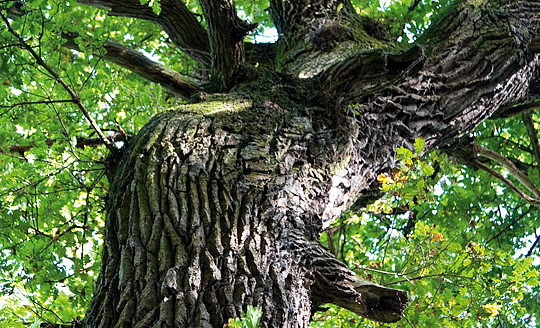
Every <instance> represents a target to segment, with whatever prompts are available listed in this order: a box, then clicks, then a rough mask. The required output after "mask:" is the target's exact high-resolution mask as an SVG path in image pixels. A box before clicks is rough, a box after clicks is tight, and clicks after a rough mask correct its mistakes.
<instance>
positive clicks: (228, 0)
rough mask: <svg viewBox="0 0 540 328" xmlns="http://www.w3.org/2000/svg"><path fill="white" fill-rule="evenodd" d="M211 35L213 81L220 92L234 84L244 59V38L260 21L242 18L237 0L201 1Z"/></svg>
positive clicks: (212, 83) (211, 80)
mask: <svg viewBox="0 0 540 328" xmlns="http://www.w3.org/2000/svg"><path fill="white" fill-rule="evenodd" d="M199 3H200V4H201V7H202V10H203V14H204V17H205V20H206V24H207V26H208V35H209V37H210V53H211V55H212V73H211V77H210V82H211V85H212V88H214V89H215V90H216V91H223V90H227V89H229V88H230V87H232V85H233V80H232V78H233V75H234V73H235V72H236V71H237V70H238V68H239V66H240V64H242V63H243V62H244V44H243V39H244V38H245V37H246V36H247V35H248V34H249V33H250V32H251V31H253V30H254V29H255V28H256V27H257V24H248V23H246V22H244V21H242V20H241V19H240V18H238V16H237V14H236V8H235V6H234V1H233V0H200V1H199Z"/></svg>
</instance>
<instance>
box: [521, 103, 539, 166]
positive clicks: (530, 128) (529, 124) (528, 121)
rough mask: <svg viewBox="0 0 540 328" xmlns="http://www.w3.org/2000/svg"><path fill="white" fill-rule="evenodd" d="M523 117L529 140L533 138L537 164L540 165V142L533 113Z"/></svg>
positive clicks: (524, 114)
mask: <svg viewBox="0 0 540 328" xmlns="http://www.w3.org/2000/svg"><path fill="white" fill-rule="evenodd" d="M521 117H522V118H523V123H524V124H525V127H526V128H527V133H528V134H529V138H531V145H532V149H533V152H534V157H535V158H536V163H537V164H540V142H538V131H537V130H536V129H535V128H534V124H533V120H532V113H531V112H527V113H523V114H521Z"/></svg>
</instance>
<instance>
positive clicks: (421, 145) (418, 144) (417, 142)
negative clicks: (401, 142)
mask: <svg viewBox="0 0 540 328" xmlns="http://www.w3.org/2000/svg"><path fill="white" fill-rule="evenodd" d="M425 143H426V141H425V140H424V139H422V138H416V139H414V148H415V149H416V154H417V155H420V154H421V153H422V149H424V144H425Z"/></svg>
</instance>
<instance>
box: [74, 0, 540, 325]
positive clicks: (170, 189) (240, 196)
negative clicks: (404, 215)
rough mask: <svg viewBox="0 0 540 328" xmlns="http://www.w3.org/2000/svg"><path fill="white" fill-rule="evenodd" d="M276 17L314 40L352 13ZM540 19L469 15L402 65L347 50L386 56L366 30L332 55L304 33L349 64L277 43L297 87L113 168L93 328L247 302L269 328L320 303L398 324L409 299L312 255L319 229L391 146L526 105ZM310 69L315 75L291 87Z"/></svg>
mask: <svg viewBox="0 0 540 328" xmlns="http://www.w3.org/2000/svg"><path fill="white" fill-rule="evenodd" d="M98 2H99V1H98ZM271 3H272V8H273V10H274V12H273V17H274V18H275V19H279V20H281V21H280V24H276V26H278V27H279V28H280V30H281V32H282V33H283V34H284V35H285V36H286V37H288V38H293V33H292V32H291V31H287V29H293V28H299V29H301V30H302V29H303V28H304V27H305V26H307V25H305V24H308V23H307V22H308V20H303V19H302V18H303V17H306V16H304V15H302V13H304V12H311V11H312V10H315V11H316V12H317V13H320V12H323V14H321V15H323V16H324V17H323V18H324V19H322V18H320V17H319V19H318V20H320V21H321V22H322V21H325V22H327V23H328V22H329V24H330V25H328V26H332V25H331V23H332V22H337V24H341V22H342V20H346V19H349V18H347V17H353V16H352V14H351V13H350V11H349V12H347V10H348V9H347V8H348V6H344V7H342V6H339V4H340V3H342V1H324V2H320V3H318V2H314V3H317V6H319V7H317V6H315V5H314V4H312V5H310V6H308V4H306V3H304V1H285V2H282V1H277V0H275V1H271ZM321 8H322V9H321ZM338 8H340V9H338ZM323 9H325V10H328V11H329V12H332V13H333V14H331V13H325V12H324V10H323ZM539 14H540V5H538V4H537V3H536V2H533V1H530V2H528V1H514V2H508V1H505V2H504V3H502V2H501V3H499V2H497V1H491V2H490V3H487V2H485V3H482V4H481V5H480V2H479V1H470V2H469V1H461V2H459V3H458V4H456V5H455V6H454V7H452V8H451V9H449V12H448V13H447V14H446V16H445V17H444V19H441V20H440V21H439V22H434V26H433V27H432V32H431V33H428V34H427V35H426V36H425V37H424V39H422V40H420V41H419V42H418V45H417V46H416V47H415V48H413V49H410V50H409V51H405V52H399V51H392V52H389V51H390V50H391V49H393V48H392V46H389V45H386V46H385V48H384V47H383V48H384V49H383V50H380V49H379V50H373V49H371V50H364V51H356V52H354V53H345V54H343V53H342V52H341V50H340V49H341V48H339V46H338V44H341V43H348V44H352V43H354V42H357V41H358V38H359V37H360V35H364V36H366V38H367V39H366V40H368V41H366V42H364V43H363V45H366V44H369V45H371V47H372V48H373V46H374V45H377V44H379V45H380V42H382V41H380V39H377V37H380V35H379V36H377V35H375V36H374V35H368V34H369V33H367V32H366V29H365V27H363V24H362V22H361V21H358V22H357V23H358V24H357V27H358V28H359V29H364V32H361V33H360V32H358V31H357V32H354V33H353V32H351V34H350V37H347V38H345V39H343V37H342V35H338V36H335V40H333V42H334V41H335V42H336V44H334V43H332V44H331V46H323V47H322V46H321V44H320V43H319V42H320V40H319V39H318V37H319V36H320V35H321V33H326V32H325V31H321V30H320V29H321V28H326V27H327V25H322V23H321V24H319V25H317V26H315V27H313V29H311V30H309V29H307V30H305V31H310V32H309V33H312V34H311V39H310V38H304V39H303V40H304V41H305V42H306V44H305V45H304V47H306V48H310V49H311V50H312V53H314V52H317V51H319V52H321V53H322V52H324V53H326V54H328V53H332V52H334V51H335V53H334V55H335V56H338V59H339V60H333V61H331V62H324V61H320V60H319V61H317V62H316V64H314V65H312V66H310V65H309V63H308V64H305V63H301V62H299V61H302V60H304V61H305V60H307V59H309V58H313V57H312V56H311V55H307V54H306V55H305V56H304V55H302V56H297V57H295V56H293V55H291V51H293V52H294V51H297V50H298V49H297V47H296V46H294V45H293V46H291V43H287V44H281V45H280V44H278V54H281V56H283V57H282V59H283V58H287V60H282V61H278V62H279V63H280V65H282V67H288V68H289V72H292V73H293V74H295V75H296V77H291V76H290V74H278V73H272V74H271V73H256V74H253V75H249V74H248V75H249V78H248V81H247V82H246V75H242V78H243V79H244V80H242V79H241V78H236V79H227V82H228V83H231V81H234V83H235V84H236V87H235V88H233V89H232V92H231V93H230V94H228V95H211V96H207V99H206V101H205V102H204V103H199V104H193V105H189V106H183V107H178V108H175V109H173V110H171V111H168V112H165V113H161V114H159V115H157V116H156V117H154V118H153V119H152V120H151V121H150V122H149V123H148V124H147V125H146V126H145V128H144V129H143V130H142V131H141V132H140V133H139V134H138V136H137V137H136V138H135V140H134V141H132V142H131V144H130V146H129V148H128V150H127V151H126V153H125V154H124V156H123V157H122V159H121V160H120V162H119V164H118V166H117V167H116V168H115V171H114V172H113V178H112V190H111V196H110V200H109V207H108V212H107V214H108V221H107V226H106V234H105V245H104V253H103V265H102V272H101V275H100V278H99V281H98V288H97V292H96V295H95V297H94V299H93V302H92V304H91V307H90V309H89V311H88V314H87V317H86V321H85V324H86V326H87V327H223V325H224V324H225V323H226V322H227V321H228V319H229V318H234V317H238V316H240V315H241V313H242V312H243V311H245V309H246V306H247V305H252V306H256V307H258V308H260V309H261V310H262V311H263V322H262V325H263V327H307V325H308V323H309V318H310V315H311V313H312V311H313V310H314V309H316V308H317V306H318V305H320V304H321V303H334V304H337V305H339V306H342V307H344V308H347V309H350V310H352V311H354V312H355V313H358V314H360V315H363V316H365V317H367V318H370V319H372V320H376V321H382V322H395V321H397V320H399V319H400V318H401V316H402V312H403V310H404V309H405V308H406V306H407V303H408V297H407V294H406V293H405V292H403V291H400V290H395V289H388V288H384V287H381V286H377V285H374V284H370V283H368V282H363V281H361V280H359V279H358V278H357V277H356V276H355V275H354V273H353V272H352V271H351V270H349V269H348V268H347V267H346V266H345V265H344V264H343V263H341V262H339V261H337V260H336V259H335V258H334V257H333V256H332V255H331V254H330V253H328V252H327V251H326V250H325V249H324V248H323V247H322V246H321V245H319V243H318V237H319V233H320V231H321V227H322V224H323V222H327V221H330V220H332V219H334V218H335V217H337V216H338V215H339V214H340V213H341V212H342V211H344V210H346V209H347V208H348V207H349V206H350V205H351V204H352V203H354V201H355V200H357V199H358V198H359V197H361V196H362V195H363V194H365V193H368V192H369V190H370V187H372V186H373V182H374V181H375V179H376V176H377V174H379V173H382V172H387V171H389V170H390V169H391V168H392V167H393V166H394V152H395V149H396V148H397V147H400V146H410V145H412V143H413V142H414V139H415V138H418V137H421V138H424V139H425V140H427V142H426V145H427V148H426V149H427V151H429V150H430V149H433V148H435V147H439V146H441V147H442V146H444V147H447V148H448V149H451V147H452V146H453V145H455V144H456V143H457V142H458V141H459V140H460V137H461V136H463V135H465V134H466V133H468V132H469V131H471V130H472V129H473V128H474V127H475V126H476V125H477V124H478V123H480V122H481V121H482V120H484V119H486V118H488V117H489V116H490V115H491V114H492V113H494V112H495V111H496V110H497V109H499V108H502V107H508V106H509V105H512V104H516V103H519V102H520V101H522V100H523V99H526V98H527V97H530V94H529V91H530V90H532V89H534V88H529V85H531V84H532V83H533V82H535V81H536V80H537V77H538V72H537V68H538V66H539V58H538V55H536V54H534V53H533V52H532V51H530V49H529V44H530V42H531V40H532V38H533V37H534V36H535V35H536V34H537V32H538V28H539V25H538V19H537V18H538V17H539ZM208 16H210V15H208ZM285 17H288V20H287V19H285ZM350 19H354V20H356V19H357V18H350ZM293 23H294V24H293ZM355 24H356V23H355ZM305 28H307V27H305ZM330 32H331V31H330ZM306 33H307V32H306ZM362 33H363V34H362ZM372 34H373V33H372ZM375 34H376V33H375ZM324 35H327V36H329V37H332V36H333V35H334V34H332V33H329V34H328V33H327V34H324ZM377 40H379V41H377ZM331 41H332V40H331ZM235 46H237V44H236V45H235ZM212 49H214V51H218V50H215V49H218V48H212ZM347 49H349V48H347ZM340 54H341V55H340ZM339 56H341V57H339ZM235 65H236V64H235ZM306 70H309V71H313V72H315V73H314V75H313V77H312V78H310V79H304V80H300V79H298V78H297V76H302V74H303V72H304V73H305V72H306ZM236 73H238V72H236ZM232 76H235V74H232ZM242 81H243V82H242Z"/></svg>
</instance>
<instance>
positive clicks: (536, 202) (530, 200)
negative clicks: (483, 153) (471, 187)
mask: <svg viewBox="0 0 540 328" xmlns="http://www.w3.org/2000/svg"><path fill="white" fill-rule="evenodd" d="M473 164H474V165H475V166H476V167H478V168H480V169H482V170H484V171H486V172H487V173H489V174H491V175H492V176H494V177H495V178H497V179H498V180H500V181H502V182H503V183H504V184H506V185H507V186H508V187H509V188H510V189H512V190H513V191H515V192H516V193H517V194H518V195H519V197H521V198H523V199H524V200H525V201H526V202H527V203H529V204H531V205H540V200H538V199H534V198H531V197H530V196H529V195H527V194H525V193H524V192H523V191H521V189H519V188H518V187H516V185H514V183H513V182H512V181H510V180H509V179H507V178H505V177H503V176H502V174H500V173H499V172H497V171H495V170H493V169H492V168H490V167H489V166H487V165H484V164H483V163H481V162H480V161H478V160H473Z"/></svg>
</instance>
